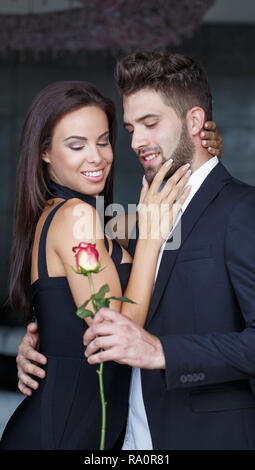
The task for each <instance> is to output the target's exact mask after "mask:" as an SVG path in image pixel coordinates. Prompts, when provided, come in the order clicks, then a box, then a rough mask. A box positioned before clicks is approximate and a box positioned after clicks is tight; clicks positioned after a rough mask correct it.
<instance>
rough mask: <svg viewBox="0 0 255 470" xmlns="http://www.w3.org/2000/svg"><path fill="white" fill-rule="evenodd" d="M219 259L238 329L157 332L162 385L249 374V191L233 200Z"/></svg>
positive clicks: (253, 298) (253, 360) (254, 297)
mask: <svg viewBox="0 0 255 470" xmlns="http://www.w3.org/2000/svg"><path fill="white" fill-rule="evenodd" d="M225 262H226V265H227V269H228V273H229V279H230V282H231V284H232V287H233V290H234V294H235V296H236V301H237V302H238V303H239V307H240V311H241V314H242V316H243V318H244V321H245V329H244V330H243V331H241V332H229V333H220V332H212V333H209V334H206V335H196V334H185V335H169V336H160V337H159V338H160V340H161V343H162V346H163V350H164V354H165V359H166V371H165V378H166V387H167V389H172V388H186V387H192V386H198V385H207V384H208V385H209V384H214V383H220V382H229V381H234V380H242V379H252V378H255V191H254V188H250V190H249V192H248V194H247V193H245V196H244V197H243V198H242V199H241V201H239V203H238V204H237V206H236V207H235V209H234V211H233V212H232V214H231V215H230V218H229V223H228V226H227V230H226V236H225Z"/></svg>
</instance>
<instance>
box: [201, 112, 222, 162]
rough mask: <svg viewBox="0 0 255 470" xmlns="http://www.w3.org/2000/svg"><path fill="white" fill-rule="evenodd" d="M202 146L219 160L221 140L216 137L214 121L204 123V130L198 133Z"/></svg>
mask: <svg viewBox="0 0 255 470" xmlns="http://www.w3.org/2000/svg"><path fill="white" fill-rule="evenodd" d="M200 137H201V140H202V146H203V147H205V148H206V149H207V152H208V153H210V154H211V155H215V156H216V157H218V158H221V153H222V148H223V145H222V138H221V137H220V136H219V135H218V130H217V127H216V124H215V122H214V121H207V122H205V125H204V129H203V130H202V131H201V132H200Z"/></svg>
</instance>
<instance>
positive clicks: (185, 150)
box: [145, 122, 195, 184]
mask: <svg viewBox="0 0 255 470" xmlns="http://www.w3.org/2000/svg"><path fill="white" fill-rule="evenodd" d="M194 152H195V146H194V144H193V142H192V140H191V138H190V137H189V135H188V130H187V125H186V122H183V124H182V130H181V135H180V139H179V143H178V145H177V147H176V149H175V150H174V151H173V153H172V155H169V156H168V158H165V157H164V156H163V155H162V153H161V155H162V165H163V164H164V163H165V162H166V161H167V160H169V159H170V158H172V159H173V163H172V165H171V168H170V170H169V171H168V172H167V174H166V176H165V178H164V181H166V180H168V179H169V178H170V177H171V176H172V175H173V174H174V173H175V171H176V170H177V169H178V168H180V167H181V166H182V165H185V164H186V163H191V162H192V160H193V155H194ZM159 170H160V168H153V167H152V166H151V167H150V166H148V167H147V168H146V169H145V176H146V180H147V181H148V183H149V184H151V183H152V181H153V178H154V176H155V175H156V173H158V171H159Z"/></svg>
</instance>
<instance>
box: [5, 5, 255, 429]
mask: <svg viewBox="0 0 255 470" xmlns="http://www.w3.org/2000/svg"><path fill="white" fill-rule="evenodd" d="M254 44H255V2H254V1H253V0H140V1H139V2H137V1H136V0H124V1H123V0H77V1H73V0H3V1H1V2H0V146H1V155H0V160H1V171H0V217H1V222H0V223H1V227H2V229H1V231H0V250H1V262H0V435H1V433H2V429H3V427H4V425H5V423H6V421H7V420H8V418H9V416H10V414H11V413H12V411H13V410H14V409H15V408H16V407H17V405H18V403H19V402H20V401H21V400H22V399H23V396H22V395H21V394H20V393H19V392H18V391H17V375H16V363H15V355H16V352H17V347H18V344H19V341H20V339H21V337H22V335H23V333H24V331H25V326H24V323H23V318H22V314H20V313H19V312H15V311H13V310H11V309H10V307H9V305H8V304H7V303H6V299H7V290H8V271H9V263H10V247H11V238H12V218H13V205H14V197H15V179H16V167H17V158H18V145H19V138H20V132H21V128H22V124H23V120H24V116H25V114H26V112H27V109H28V107H29V105H30V103H31V101H32V99H33V97H34V96H35V95H36V94H37V92H38V91H39V90H41V89H42V88H43V87H45V86H47V85H48V84H49V83H51V82H54V81H57V80H69V79H72V80H86V81H91V82H92V83H94V84H95V85H96V86H97V87H98V88H99V90H100V91H101V92H102V93H103V94H105V95H107V96H109V97H110V98H112V99H113V100H114V101H115V103H116V105H117V111H118V118H119V132H118V141H117V149H116V173H115V198H114V199H115V202H117V203H120V204H122V205H124V206H125V208H126V210H127V209H128V204H135V203H136V202H137V200H138V195H139V191H140V187H141V180H142V175H143V172H142V168H141V167H140V165H139V163H138V162H137V159H136V156H135V154H134V153H133V152H132V151H131V149H130V146H129V137H128V135H127V133H126V131H124V129H123V128H122V106H121V101H120V99H119V97H118V93H117V90H116V88H115V85H114V80H113V71H114V64H115V62H116V59H117V58H118V57H119V56H120V55H123V54H125V53H128V52H130V51H132V50H134V49H135V48H137V47H139V48H141V47H142V48H146V49H150V48H153V49H154V48H158V49H161V50H167V51H169V52H180V53H184V54H188V55H190V56H192V57H194V58H195V59H197V60H199V61H200V62H201V63H202V64H203V65H204V66H205V68H206V69H207V71H208V75H209V79H210V82H211V86H212V91H213V98H214V120H215V121H216V123H217V127H218V131H219V133H220V135H221V136H222V138H223V156H222V161H223V163H224V165H225V166H226V167H227V169H228V170H229V171H230V172H231V173H232V174H233V175H234V176H235V177H237V178H239V179H241V180H243V181H245V182H247V183H249V184H252V185H254V184H255V132H254V131H255V60H254ZM25 190H26V188H24V191H25Z"/></svg>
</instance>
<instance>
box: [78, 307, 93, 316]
mask: <svg viewBox="0 0 255 470" xmlns="http://www.w3.org/2000/svg"><path fill="white" fill-rule="evenodd" d="M76 315H77V316H78V317H79V318H82V319H83V318H87V317H91V318H93V317H94V313H93V312H91V310H87V309H86V308H81V307H80V308H78V310H76Z"/></svg>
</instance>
